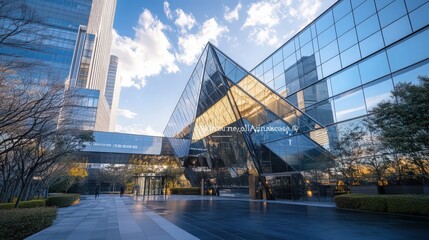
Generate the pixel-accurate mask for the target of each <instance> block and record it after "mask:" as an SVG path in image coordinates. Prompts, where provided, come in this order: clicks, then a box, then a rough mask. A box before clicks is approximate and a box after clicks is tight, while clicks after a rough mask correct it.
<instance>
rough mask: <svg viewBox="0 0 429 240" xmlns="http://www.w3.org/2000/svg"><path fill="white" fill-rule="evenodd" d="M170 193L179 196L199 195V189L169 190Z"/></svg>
mask: <svg viewBox="0 0 429 240" xmlns="http://www.w3.org/2000/svg"><path fill="white" fill-rule="evenodd" d="M170 193H171V194H179V195H200V194H201V189H200V188H199V187H189V188H171V189H170Z"/></svg>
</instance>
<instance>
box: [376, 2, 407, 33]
mask: <svg viewBox="0 0 429 240" xmlns="http://www.w3.org/2000/svg"><path fill="white" fill-rule="evenodd" d="M405 14H407V10H406V9H405V3H404V1H403V0H396V1H394V2H393V3H391V4H389V5H388V6H387V7H385V8H383V9H382V10H380V11H379V12H378V17H379V18H380V25H381V27H382V28H384V27H385V26H387V25H389V24H390V23H392V22H394V21H396V20H397V19H399V18H400V17H402V16H404V15H405Z"/></svg>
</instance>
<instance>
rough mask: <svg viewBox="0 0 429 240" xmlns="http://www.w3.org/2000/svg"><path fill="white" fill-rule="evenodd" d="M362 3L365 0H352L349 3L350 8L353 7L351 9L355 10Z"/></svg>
mask: <svg viewBox="0 0 429 240" xmlns="http://www.w3.org/2000/svg"><path fill="white" fill-rule="evenodd" d="M363 2H365V0H352V1H351V3H352V7H353V9H354V8H357V7H358V6H359V5H361V4H362V3H363Z"/></svg>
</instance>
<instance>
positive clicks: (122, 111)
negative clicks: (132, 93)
mask: <svg viewBox="0 0 429 240" xmlns="http://www.w3.org/2000/svg"><path fill="white" fill-rule="evenodd" d="M117 114H118V116H123V117H126V118H135V117H136V116H137V113H135V112H132V111H130V110H128V109H121V108H119V109H118V112H117Z"/></svg>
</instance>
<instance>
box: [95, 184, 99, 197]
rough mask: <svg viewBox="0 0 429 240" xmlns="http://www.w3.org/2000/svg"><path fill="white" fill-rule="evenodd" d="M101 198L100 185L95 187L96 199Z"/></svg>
mask: <svg viewBox="0 0 429 240" xmlns="http://www.w3.org/2000/svg"><path fill="white" fill-rule="evenodd" d="M99 196H100V184H97V186H96V187H95V199H97V197H99Z"/></svg>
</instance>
